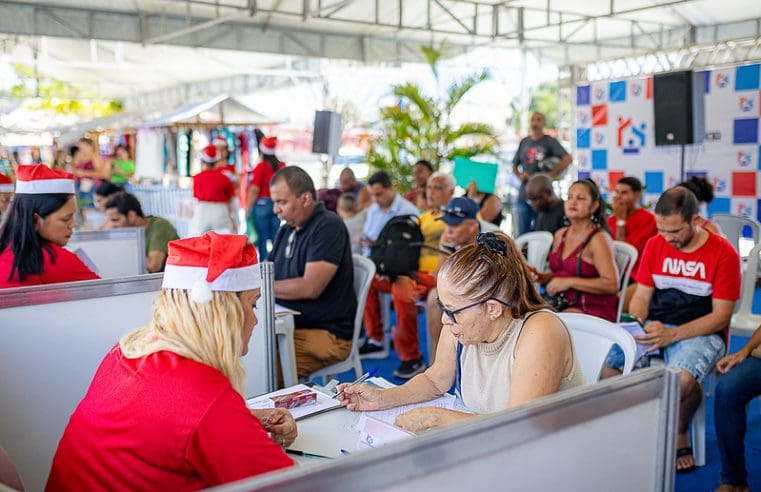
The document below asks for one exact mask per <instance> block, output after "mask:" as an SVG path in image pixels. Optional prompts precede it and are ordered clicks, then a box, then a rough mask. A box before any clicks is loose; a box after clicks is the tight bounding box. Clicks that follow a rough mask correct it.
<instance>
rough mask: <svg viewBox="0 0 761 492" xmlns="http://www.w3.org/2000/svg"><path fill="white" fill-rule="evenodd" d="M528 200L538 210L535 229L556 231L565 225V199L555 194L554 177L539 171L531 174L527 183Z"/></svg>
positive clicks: (552, 232)
mask: <svg viewBox="0 0 761 492" xmlns="http://www.w3.org/2000/svg"><path fill="white" fill-rule="evenodd" d="M526 201H528V203H529V205H531V208H533V209H534V211H535V212H536V219H535V220H534V230H535V231H547V232H549V233H551V234H555V231H557V230H558V229H560V228H561V227H563V226H564V225H565V223H564V222H565V208H564V205H565V204H564V203H563V200H561V199H560V198H558V197H557V196H555V192H554V191H553V189H552V178H551V177H550V176H549V175H548V174H544V173H539V174H534V175H533V176H531V177H530V178H529V180H528V182H527V183H526Z"/></svg>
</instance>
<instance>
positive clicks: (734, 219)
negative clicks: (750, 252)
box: [711, 214, 761, 251]
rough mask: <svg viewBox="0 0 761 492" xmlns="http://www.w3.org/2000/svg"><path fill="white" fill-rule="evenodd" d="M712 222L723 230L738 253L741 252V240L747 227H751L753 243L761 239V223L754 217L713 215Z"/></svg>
mask: <svg viewBox="0 0 761 492" xmlns="http://www.w3.org/2000/svg"><path fill="white" fill-rule="evenodd" d="M711 220H712V221H713V222H715V223H716V225H718V226H719V228H721V232H722V234H724V237H726V238H727V241H729V242H730V243H731V244H732V246H734V248H735V250H736V251H740V238H741V237H742V231H743V229H744V228H745V226H749V227H750V230H751V232H752V234H753V243H754V244H755V243H757V242H758V240H759V238H761V223H759V222H758V221H757V220H756V219H754V218H753V217H745V216H742V215H732V214H713V215H712V216H711Z"/></svg>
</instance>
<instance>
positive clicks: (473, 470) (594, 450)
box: [215, 368, 679, 492]
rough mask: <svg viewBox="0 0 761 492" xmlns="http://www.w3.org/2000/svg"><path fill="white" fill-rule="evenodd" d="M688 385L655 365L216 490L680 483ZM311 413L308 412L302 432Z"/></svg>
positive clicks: (627, 487)
mask: <svg viewBox="0 0 761 492" xmlns="http://www.w3.org/2000/svg"><path fill="white" fill-rule="evenodd" d="M678 395H679V373H678V371H677V370H674V369H664V368H657V369H656V368H652V369H645V370H642V371H637V372H635V373H632V374H629V375H627V376H622V377H618V378H613V379H609V380H606V381H604V382H601V383H598V384H594V385H589V386H585V387H582V388H577V389H574V390H570V391H566V392H563V393H560V394H557V395H553V396H551V397H548V398H544V399H541V400H539V401H537V402H534V403H532V404H529V405H526V406H524V407H521V408H519V409H516V410H511V411H505V412H501V413H499V414H494V415H490V416H485V417H482V418H479V419H476V420H472V421H469V422H465V423H462V424H459V425H455V426H452V427H449V428H445V429H440V430H436V431H430V432H428V433H425V434H423V435H422V436H420V437H418V438H416V439H411V440H405V441H399V442H396V443H393V444H390V445H388V446H385V447H382V448H377V449H372V450H369V451H366V452H363V453H359V454H353V455H351V456H347V457H343V458H340V459H334V460H325V461H324V462H321V463H322V464H316V465H314V466H302V467H297V468H293V469H290V470H288V471H285V472H279V473H271V474H268V475H264V476H261V477H259V478H253V479H249V480H244V481H240V482H237V483H235V484H230V485H227V486H224V487H219V488H218V489H215V490H224V491H249V490H262V491H279V492H295V491H304V492H306V491H310V492H314V491H331V492H342V491H347V492H348V491H357V490H361V491H369V490H388V491H391V490H414V491H416V492H423V491H429V490H430V491H442V490H459V491H480V490H563V491H577V490H578V491H588V490H615V491H619V492H621V491H633V492H634V491H636V492H640V491H644V490H648V491H649V490H653V491H670V490H673V487H674V458H675V435H676V421H677V413H678V409H677V399H678ZM341 411H344V412H346V410H336V412H341ZM347 413H348V412H347ZM319 417H320V416H317V417H315V419H318V418H319ZM308 421H309V419H307V420H304V421H301V422H299V426H300V433H301V432H302V430H301V428H302V427H305V426H307V425H309V424H308ZM316 422H317V421H316V420H315V423H316ZM303 432H307V430H306V429H304V431H303Z"/></svg>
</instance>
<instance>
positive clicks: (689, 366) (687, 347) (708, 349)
mask: <svg viewBox="0 0 761 492" xmlns="http://www.w3.org/2000/svg"><path fill="white" fill-rule="evenodd" d="M645 324H647V322H645ZM665 326H666V327H667V328H674V327H675V325H665ZM725 352H726V347H725V345H724V340H722V338H721V336H720V335H718V334H716V333H713V334H711V335H704V336H699V337H694V338H688V339H687V340H680V341H678V342H676V343H672V344H671V345H669V346H668V347H666V348H665V349H661V354H663V359H664V360H665V362H666V365H668V366H672V367H679V368H680V369H684V370H685V371H687V372H689V373H690V374H692V377H694V378H695V380H696V381H697V382H698V383H702V382H703V379H705V377H706V376H707V375H708V374H710V373H711V371H712V370H713V368H714V366H715V365H716V362H718V361H719V359H721V358H722V357H723V356H724V353H725ZM656 357H657V356H656ZM605 363H606V364H607V365H609V366H611V367H615V368H616V369H621V368H622V367H624V353H623V351H622V350H621V349H620V348H619V347H618V345H614V346H613V348H612V349H610V352H609V353H608V359H607V361H606V362H605Z"/></svg>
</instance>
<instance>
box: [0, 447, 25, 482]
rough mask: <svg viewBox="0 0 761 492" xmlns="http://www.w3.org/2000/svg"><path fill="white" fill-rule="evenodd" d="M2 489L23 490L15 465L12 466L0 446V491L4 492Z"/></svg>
mask: <svg viewBox="0 0 761 492" xmlns="http://www.w3.org/2000/svg"><path fill="white" fill-rule="evenodd" d="M4 487H7V488H8V490H14V491H15V490H21V491H23V490H24V484H23V483H22V482H21V477H20V476H19V474H18V470H16V465H14V464H13V461H11V458H10V456H8V453H6V452H5V450H4V449H3V447H2V446H0V490H5V489H4Z"/></svg>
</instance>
